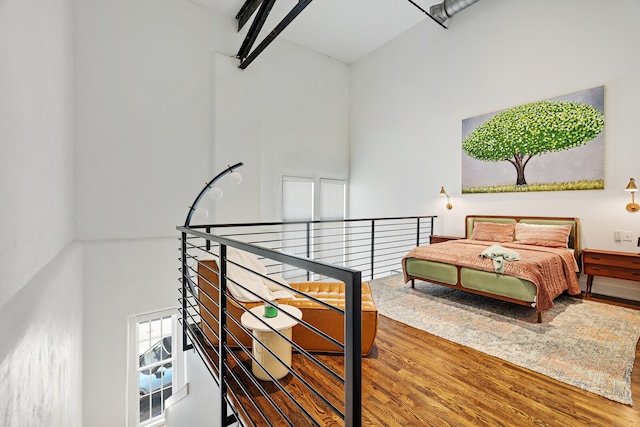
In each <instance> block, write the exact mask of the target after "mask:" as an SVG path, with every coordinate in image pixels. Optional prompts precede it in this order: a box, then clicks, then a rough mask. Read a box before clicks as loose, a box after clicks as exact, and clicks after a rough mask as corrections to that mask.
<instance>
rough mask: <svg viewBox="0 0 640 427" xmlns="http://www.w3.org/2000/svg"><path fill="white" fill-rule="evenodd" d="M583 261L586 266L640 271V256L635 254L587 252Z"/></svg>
mask: <svg viewBox="0 0 640 427" xmlns="http://www.w3.org/2000/svg"><path fill="white" fill-rule="evenodd" d="M583 261H584V263H585V265H586V264H598V265H608V266H619V267H626V268H638V269H640V256H636V255H634V254H629V255H623V254H612V253H593V252H587V251H585V252H584V254H583Z"/></svg>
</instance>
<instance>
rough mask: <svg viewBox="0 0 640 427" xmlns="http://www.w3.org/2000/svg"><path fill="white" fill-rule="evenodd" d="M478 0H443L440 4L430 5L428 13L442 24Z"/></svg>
mask: <svg viewBox="0 0 640 427" xmlns="http://www.w3.org/2000/svg"><path fill="white" fill-rule="evenodd" d="M478 1H480V0H444V1H443V2H442V3H440V4H434V5H433V6H431V7H430V8H429V13H430V14H431V16H433V18H434V19H435V20H436V21H438V22H440V23H441V24H444V21H446V20H447V19H449V18H451V17H452V16H453V15H455V14H456V13H458V12H460V11H461V10H464V9H466V8H468V7H469V6H471V5H472V4H474V3H477V2H478Z"/></svg>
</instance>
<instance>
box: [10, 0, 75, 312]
mask: <svg viewBox="0 0 640 427" xmlns="http://www.w3.org/2000/svg"><path fill="white" fill-rule="evenodd" d="M71 18H72V16H71V1H70V0H4V1H3V2H2V3H0V61H2V62H0V94H1V95H0V141H1V142H0V200H2V205H1V206H0V242H2V245H1V246H0V271H2V279H0V280H1V281H2V282H1V286H0V307H2V306H3V305H4V304H5V303H6V302H7V301H8V300H9V298H11V296H13V295H14V294H15V293H16V292H18V290H19V289H20V288H21V287H22V286H24V285H26V283H27V282H28V281H29V280H30V279H31V278H33V276H35V274H36V273H37V272H38V271H39V270H40V269H41V268H42V267H43V266H44V265H45V264H47V263H48V262H49V261H51V260H52V259H53V258H54V257H55V256H56V255H57V254H58V252H59V251H60V249H62V247H63V246H65V245H66V244H67V243H68V242H69V241H71V239H72V237H73V236H72V227H73V211H72V209H73V205H72V197H73V192H72V188H73V187H72V185H73V181H72V180H73V164H72V147H73V146H72V142H73V92H72V78H73V57H72V21H71Z"/></svg>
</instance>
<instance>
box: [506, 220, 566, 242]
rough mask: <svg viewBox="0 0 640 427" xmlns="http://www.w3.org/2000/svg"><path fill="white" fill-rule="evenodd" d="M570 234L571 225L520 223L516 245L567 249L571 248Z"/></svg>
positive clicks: (517, 226)
mask: <svg viewBox="0 0 640 427" xmlns="http://www.w3.org/2000/svg"><path fill="white" fill-rule="evenodd" d="M570 233H571V224H567V225H546V224H523V223H518V224H517V225H516V240H515V243H522V244H524V245H536V246H547V247H551V248H567V247H569V246H568V245H569V234H570Z"/></svg>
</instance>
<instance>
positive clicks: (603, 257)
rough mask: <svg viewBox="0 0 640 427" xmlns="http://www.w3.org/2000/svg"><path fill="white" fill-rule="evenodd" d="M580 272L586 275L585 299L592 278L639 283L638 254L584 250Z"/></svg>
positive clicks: (639, 260) (589, 293) (589, 291)
mask: <svg viewBox="0 0 640 427" xmlns="http://www.w3.org/2000/svg"><path fill="white" fill-rule="evenodd" d="M582 271H584V273H585V274H586V275H587V290H586V292H585V295H584V296H585V298H587V297H589V296H590V295H591V288H592V287H593V276H602V277H612V278H614V279H625V280H634V281H636V282H640V254H634V253H631V252H613V251H600V250H596V249H584V250H583V251H582Z"/></svg>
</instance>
